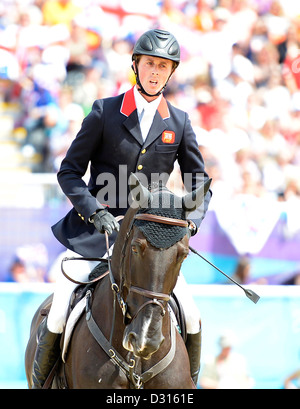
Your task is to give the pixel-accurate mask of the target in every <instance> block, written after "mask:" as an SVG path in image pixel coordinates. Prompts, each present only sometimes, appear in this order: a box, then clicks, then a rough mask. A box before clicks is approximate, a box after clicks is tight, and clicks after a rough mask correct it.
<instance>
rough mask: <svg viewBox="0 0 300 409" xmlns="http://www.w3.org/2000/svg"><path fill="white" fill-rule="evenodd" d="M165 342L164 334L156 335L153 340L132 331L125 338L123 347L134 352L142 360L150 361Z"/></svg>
mask: <svg viewBox="0 0 300 409" xmlns="http://www.w3.org/2000/svg"><path fill="white" fill-rule="evenodd" d="M163 342H164V337H163V336H162V334H155V335H153V336H152V337H151V338H150V337H147V336H146V337H145V336H142V335H139V334H137V333H136V332H135V331H130V332H128V334H126V335H125V336H124V338H123V346H124V348H125V349H127V350H128V351H131V352H133V354H134V356H135V357H137V358H142V359H146V360H147V359H150V358H151V356H152V355H153V354H154V353H155V352H156V351H158V349H159V348H160V346H161V344H162V343H163Z"/></svg>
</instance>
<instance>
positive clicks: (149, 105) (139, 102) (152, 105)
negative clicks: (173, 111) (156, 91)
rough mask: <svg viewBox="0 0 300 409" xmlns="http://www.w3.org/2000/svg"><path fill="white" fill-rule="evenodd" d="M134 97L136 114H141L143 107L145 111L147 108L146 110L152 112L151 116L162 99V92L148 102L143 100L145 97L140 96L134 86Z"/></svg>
mask: <svg viewBox="0 0 300 409" xmlns="http://www.w3.org/2000/svg"><path fill="white" fill-rule="evenodd" d="M134 98H135V103H136V107H137V111H138V116H139V115H140V114H141V112H142V111H143V109H145V111H146V110H147V111H148V112H150V111H151V112H152V113H153V116H154V115H155V112H156V110H157V108H158V105H159V104H160V101H161V99H162V94H160V96H159V97H158V98H156V99H155V100H154V101H152V102H148V101H146V100H145V98H143V97H142V95H141V94H140V93H139V92H138V90H137V87H136V86H135V87H134Z"/></svg>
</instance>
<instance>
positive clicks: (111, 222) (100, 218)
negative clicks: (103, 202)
mask: <svg viewBox="0 0 300 409" xmlns="http://www.w3.org/2000/svg"><path fill="white" fill-rule="evenodd" d="M89 221H90V223H94V225H95V228H96V230H98V232H99V233H101V234H104V233H105V232H107V233H108V235H109V236H110V235H111V234H112V232H113V231H114V230H115V231H119V229H120V225H119V223H118V222H117V220H116V219H115V218H114V216H113V215H112V214H111V213H109V211H108V210H107V209H103V210H100V211H99V212H97V213H95V214H93V215H92V216H91V217H90V218H89Z"/></svg>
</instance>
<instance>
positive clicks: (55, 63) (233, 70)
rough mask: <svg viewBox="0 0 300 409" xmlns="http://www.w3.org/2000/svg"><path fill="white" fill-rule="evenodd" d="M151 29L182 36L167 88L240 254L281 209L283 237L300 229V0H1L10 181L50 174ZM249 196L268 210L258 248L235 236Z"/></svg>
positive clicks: (0, 154)
mask: <svg viewBox="0 0 300 409" xmlns="http://www.w3.org/2000/svg"><path fill="white" fill-rule="evenodd" d="M155 27H159V28H163V29H166V30H169V31H171V32H172V33H173V34H174V35H175V36H176V37H177V39H178V41H179V43H180V44H181V50H182V53H181V54H182V58H181V64H180V66H179V68H178V70H177V71H176V73H175V75H174V76H173V78H172V79H171V81H170V83H169V85H168V88H167V90H166V92H165V95H166V97H167V98H168V99H169V100H170V101H171V102H172V103H173V104H174V105H176V106H178V107H179V108H183V109H184V110H186V111H187V112H188V113H189V115H190V118H191V120H192V124H193V127H194V129H195V131H196V134H197V139H198V143H199V149H200V150H201V152H202V154H203V156H204V159H205V161H206V166H207V171H208V173H209V174H210V176H211V177H212V178H213V191H214V197H213V200H212V203H211V210H215V211H216V213H217V216H218V221H219V224H220V225H221V226H222V228H223V229H224V230H225V231H227V232H228V231H230V230H231V231H232V235H231V241H232V242H233V244H234V246H235V247H236V249H237V252H238V253H239V254H240V255H241V256H244V255H245V254H247V253H250V254H251V253H257V252H259V251H260V250H261V249H262V248H263V245H264V244H265V243H266V241H267V238H268V237H269V234H270V232H271V231H272V229H273V228H274V226H275V224H276V222H277V221H278V219H279V218H280V217H282V214H284V217H285V224H286V235H287V236H288V237H292V236H295V234H297V233H298V232H299V229H300V221H299V217H298V210H297V209H298V208H299V205H300V166H299V165H300V54H299V42H300V3H299V2H296V1H292V0H148V1H147V2H141V1H138V0H130V1H128V0H127V1H126V0H112V1H110V2H109V3H108V2H107V1H103V0H2V1H1V3H0V122H1V126H0V158H1V161H0V175H1V179H2V181H3V182H4V184H5V183H6V184H7V181H10V182H11V181H12V178H13V175H15V177H17V178H18V179H19V181H20V180H22V176H20V175H24V174H25V175H28V174H32V175H36V176H37V175H39V177H41V175H43V174H44V179H40V180H42V181H43V180H46V176H47V177H48V176H49V174H50V175H51V174H52V175H55V173H56V172H57V170H58V169H59V166H60V163H61V160H62V158H63V157H64V155H65V152H66V150H67V148H68V147H69V145H70V143H71V141H72V139H73V138H74V137H75V136H76V133H77V131H78V130H79V128H80V125H81V122H82V120H83V118H84V116H85V115H86V114H87V113H88V112H89V111H90V109H91V106H92V103H93V101H94V100H95V99H97V98H103V97H109V96H113V95H117V94H119V93H121V92H124V91H127V90H128V89H129V88H130V87H131V86H132V85H133V84H134V82H135V78H134V75H133V71H132V69H131V55H132V50H133V46H134V43H135V41H136V40H137V38H138V37H139V36H140V35H141V34H142V33H143V32H145V31H146V30H147V29H151V28H155ZM174 174H175V176H174V179H175V181H176V182H175V186H176V183H177V182H178V180H177V174H176V172H175V173H174ZM16 175H17V176H16ZM14 188H15V187H14V185H13V183H12V182H11V190H12V189H14ZM1 190H2V194H1V195H0V204H1V206H2V207H7V206H8V204H9V205H10V206H11V202H9V201H8V197H10V194H11V193H8V192H9V190H8V187H7V186H6V187H5V188H2V189H1ZM37 190H38V188H36V189H35V193H33V196H34V197H35V200H37V199H36V196H37V194H36V191H37ZM28 192H29V193H28V194H27V196H30V195H31V192H33V188H32V189H31V190H28ZM24 196H26V193H24ZM241 198H242V199H241ZM245 198H247V204H248V207H249V206H250V207H252V209H255V214H253V215H252V216H251V217H250V219H251V218H254V217H255V218H256V219H261V225H255V226H254V227H253V226H251V225H248V226H247V229H248V230H249V229H252V230H255V229H256V230H260V231H262V232H263V234H264V235H265V236H264V237H262V238H261V242H260V241H259V240H257V239H256V237H255V246H254V245H253V243H251V242H250V243H249V241H248V242H247V240H243V239H241V237H240V236H241V234H242V233H241V231H242V230H241V229H242V226H241V225H240V226H239V228H240V234H239V237H237V238H236V237H234V234H235V232H234V229H233V228H232V224H233V219H234V218H235V219H236V218H238V214H237V212H236V209H237V208H239V209H240V208H241V207H242V206H241V203H242V205H244V202H245ZM257 199H259V202H258V201H257ZM22 200H23V199H22ZM22 200H21V202H22ZM24 200H25V202H26V199H25V198H24ZM59 200H61V201H63V198H62V197H59ZM241 200H242V202H241ZM17 201H20V195H18V198H17ZM234 203H236V206H235V205H234ZM17 206H19V207H20V206H21V205H20V203H18V205H17ZM240 217H242V218H243V220H245V215H241V216H240ZM246 218H247V217H246ZM258 243H260V244H258ZM21 251H22V249H21ZM32 251H33V253H35V254H37V253H39V254H42V255H41V257H43V253H42V252H41V251H38V252H36V249H32ZM17 259H20V258H19V257H17ZM16 267H19V266H18V265H17V266H16Z"/></svg>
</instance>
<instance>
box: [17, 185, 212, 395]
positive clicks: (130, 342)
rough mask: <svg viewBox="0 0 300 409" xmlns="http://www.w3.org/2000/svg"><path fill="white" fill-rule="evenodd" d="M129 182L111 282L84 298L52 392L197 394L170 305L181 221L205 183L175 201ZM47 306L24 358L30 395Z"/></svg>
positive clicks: (183, 248) (183, 249) (182, 249)
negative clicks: (141, 390)
mask: <svg viewBox="0 0 300 409" xmlns="http://www.w3.org/2000/svg"><path fill="white" fill-rule="evenodd" d="M135 180H136V182H137V184H136V189H137V191H138V194H137V196H139V200H138V201H137V199H136V198H135V199H134V200H133V203H132V205H131V207H130V208H129V210H128V211H127V213H126V215H125V217H124V219H123V221H122V224H121V228H120V231H119V233H118V237H117V239H116V242H115V244H114V248H113V252H112V257H111V261H110V263H109V274H107V275H106V276H105V277H104V278H102V279H101V280H100V281H98V282H97V284H96V286H95V287H94V289H93V290H92V291H91V290H90V291H88V292H87V295H86V297H85V298H86V311H85V313H83V314H82V315H81V317H80V318H79V320H78V322H77V323H76V325H75V328H74V332H73V334H72V337H71V340H70V344H69V347H68V352H67V356H66V359H65V362H64V363H63V362H62V361H60V362H59V363H58V366H57V368H56V375H55V376H54V381H53V383H52V388H70V389H79V388H86V389H91V388H102V389H127V388H136V389H139V388H145V389H157V388H158V389H184V388H186V389H191V388H195V385H194V383H193V381H192V379H191V374H190V365H189V358H188V354H187V350H186V347H185V344H184V340H183V339H182V337H181V335H180V334H179V332H178V331H177V329H175V325H174V323H173V321H172V319H171V316H170V313H169V307H168V301H169V299H170V295H171V294H172V291H173V289H174V287H175V284H176V281H177V278H178V275H179V272H180V268H181V264H182V262H183V260H184V259H185V258H186V256H187V255H188V252H189V238H188V234H187V232H188V223H187V221H186V215H187V214H188V213H189V212H190V211H192V210H194V209H195V208H198V207H199V206H200V204H201V202H202V201H203V199H204V196H205V193H206V191H207V190H208V188H209V184H210V181H209V183H205V184H203V185H202V186H201V187H200V188H199V189H198V190H197V191H195V192H193V194H188V195H186V196H185V197H184V198H178V197H177V196H175V195H173V194H172V193H171V192H170V191H168V190H167V189H165V188H163V189H157V190H153V191H151V192H150V191H149V190H148V189H146V188H144V187H143V186H142V185H141V184H140V183H139V182H138V181H137V179H135ZM133 192H134V190H132V193H133ZM179 203H180V205H178V204H179ZM191 203H192V204H193V205H192V206H191ZM138 204H139V205H138ZM107 241H108V237H107ZM50 304H51V296H50V297H48V299H47V300H45V302H44V303H43V304H42V305H41V306H40V308H39V309H38V311H37V312H36V314H35V316H34V318H33V321H32V325H31V335H30V340H29V342H28V346H27V350H26V356H25V364H26V374H27V380H28V385H29V387H31V385H32V379H31V372H32V363H33V359H34V353H35V348H36V332H37V329H38V326H39V324H40V322H41V320H42V319H43V317H42V316H41V314H40V313H41V310H42V309H44V308H47V307H49V305H50Z"/></svg>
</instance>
